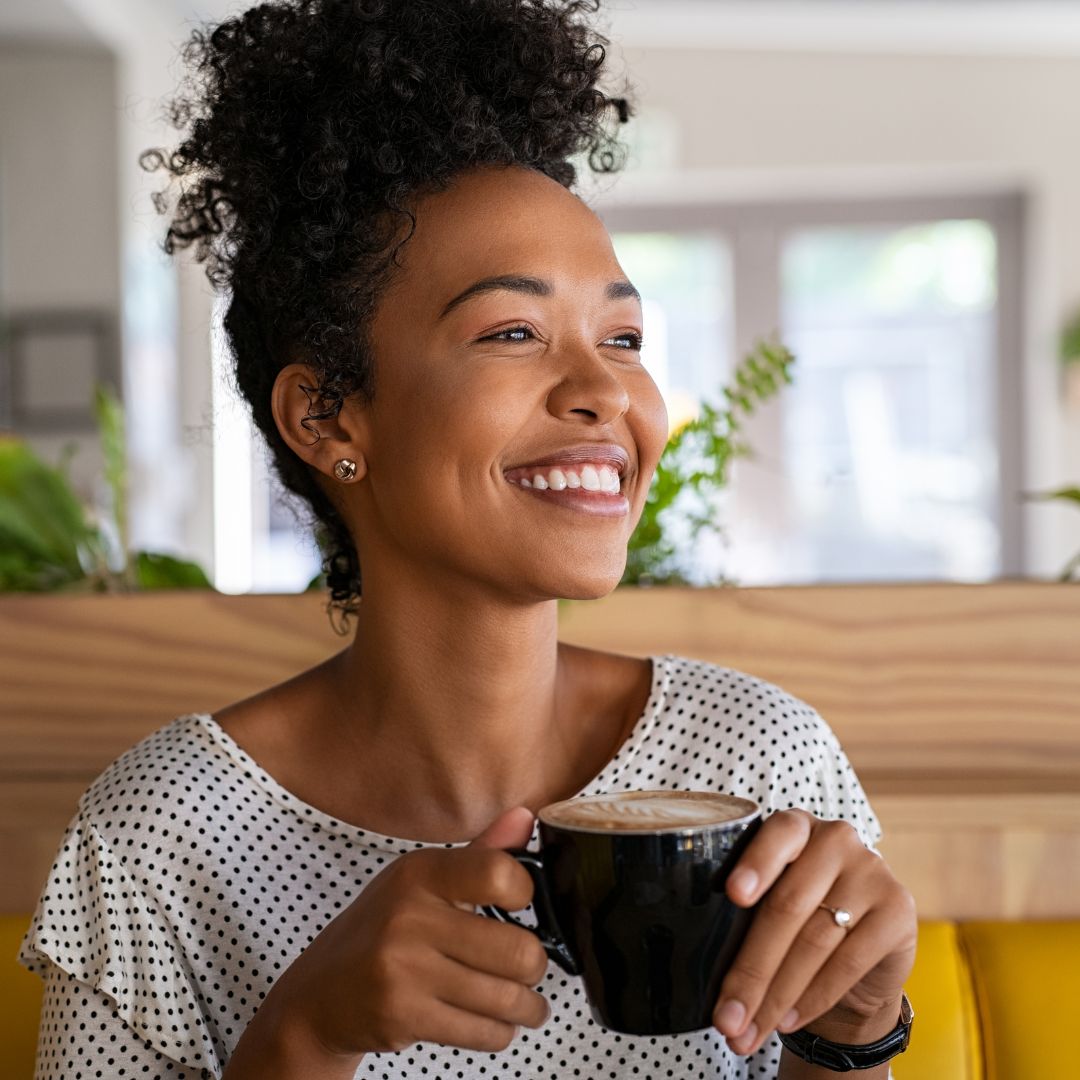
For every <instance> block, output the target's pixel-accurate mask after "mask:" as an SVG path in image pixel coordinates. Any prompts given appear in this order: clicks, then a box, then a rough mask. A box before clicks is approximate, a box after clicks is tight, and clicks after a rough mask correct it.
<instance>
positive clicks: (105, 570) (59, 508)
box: [0, 386, 210, 592]
mask: <svg viewBox="0 0 1080 1080" xmlns="http://www.w3.org/2000/svg"><path fill="white" fill-rule="evenodd" d="M94 412H95V415H96V417H97V423H98V433H99V437H100V439H101V448H102V454H103V457H104V462H105V468H104V478H105V482H106V485H107V488H108V490H109V494H110V506H109V509H108V512H107V513H105V514H103V515H101V516H97V515H95V514H93V513H92V512H91V511H90V510H89V509H88V508H87V507H85V506H83V505H82V503H81V502H80V501H79V499H78V497H77V496H76V494H75V493H74V491H73V490H72V488H71V484H70V482H69V480H68V476H67V468H68V463H69V462H70V460H71V453H72V451H71V448H68V449H67V450H65V452H64V455H63V457H62V458H61V461H60V463H59V464H58V465H57V466H51V465H48V464H46V463H45V462H44V461H42V460H41V459H40V458H39V457H38V456H37V455H36V454H35V453H34V451H33V450H32V449H31V448H30V447H29V446H28V445H27V444H26V443H25V442H24V441H23V440H21V439H19V438H17V437H15V436H13V435H0V592H51V591H55V590H65V591H77V592H121V591H125V590H129V589H163V588H172V589H177V588H209V587H210V582H209V580H208V579H207V577H206V574H205V573H204V572H203V570H202V569H201V568H200V567H199V566H197V565H196V564H195V563H193V562H188V561H186V560H184V559H177V558H174V557H173V556H171V555H164V554H161V553H157V552H149V551H136V552H130V551H129V548H128V512H127V453H126V447H125V438H124V414H123V409H122V408H121V406H120V403H119V401H118V400H117V399H116V396H115V395H114V394H113V392H112V391H111V390H109V389H108V388H106V387H104V386H98V387H97V388H96V390H95V394H94Z"/></svg>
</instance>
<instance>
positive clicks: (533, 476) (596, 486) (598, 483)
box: [507, 465, 619, 495]
mask: <svg viewBox="0 0 1080 1080" xmlns="http://www.w3.org/2000/svg"><path fill="white" fill-rule="evenodd" d="M514 473H520V474H521V475H520V476H514V474H513V473H511V474H509V475H508V476H507V479H508V480H509V481H510V482H511V483H512V484H515V483H516V484H519V485H520V486H521V487H524V488H535V489H536V490H537V491H566V490H570V491H573V490H575V489H578V488H581V489H583V490H584V491H602V492H605V493H606V494H608V495H617V494H618V493H619V474H618V472H617V471H616V470H615V469H613V468H612V467H611V466H610V465H572V466H571V465H565V466H562V467H560V468H546V467H545V468H542V469H541V468H537V469H535V470H529V469H515V470H514Z"/></svg>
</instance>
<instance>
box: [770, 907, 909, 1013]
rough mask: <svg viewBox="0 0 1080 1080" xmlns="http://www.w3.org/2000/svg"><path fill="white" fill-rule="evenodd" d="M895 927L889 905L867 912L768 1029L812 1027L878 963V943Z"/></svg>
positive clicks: (895, 914)
mask: <svg viewBox="0 0 1080 1080" xmlns="http://www.w3.org/2000/svg"><path fill="white" fill-rule="evenodd" d="M822 914H826V913H825V912H823V913H822ZM901 917H902V916H901ZM897 923H898V911H897V910H896V906H895V905H892V904H890V905H887V906H883V907H879V908H875V909H874V910H873V911H870V912H868V913H867V914H866V916H865V917H864V918H863V919H862V920H860V921H859V923H858V924H857V925H856V927H855V928H854V929H853V930H852V931H851V932H850V933H848V934H847V935H846V936H845V938H844V939H843V940H842V941H841V943H840V945H839V947H838V948H836V949H835V950H833V952H832V953H831V954H830V955H829V957H828V959H827V960H826V961H825V963H824V964H823V965H822V966H821V967H820V968H819V969H818V971H817V972H816V973H815V974H814V976H813V978H812V979H810V980H809V981H808V985H806V986H803V987H801V988H799V990H798V991H797V992H795V993H793V994H792V995H791V997H790V998H789V999H788V1000H791V1001H794V1005H793V1006H792V1008H791V1009H790V1010H788V1014H789V1015H785V1016H782V1017H779V1018H778V1019H777V1020H776V1022H775V1023H773V1025H772V1028H775V1027H780V1030H782V1031H794V1030H795V1029H796V1028H800V1027H805V1026H806V1025H807V1024H809V1023H812V1022H813V1021H814V1020H816V1019H817V1018H818V1017H819V1016H821V1015H822V1013H824V1012H827V1011H828V1010H829V1009H831V1008H833V1006H835V1005H836V1003H837V1002H838V1001H840V999H841V998H842V997H843V996H844V994H845V993H846V992H847V991H848V990H849V989H850V987H852V986H853V985H854V984H855V983H857V982H859V980H861V979H863V978H864V977H865V976H866V974H867V973H868V972H870V971H872V970H873V968H874V967H875V966H876V965H877V963H878V962H879V961H880V960H881V956H882V945H881V943H882V942H883V941H888V940H891V939H892V937H893V933H892V931H893V930H894V928H895V927H896V925H897ZM834 929H837V928H835V927H834ZM837 932H841V931H839V930H837ZM799 981H800V980H795V982H794V984H793V985H795V986H797V985H798V982H799ZM779 1008H783V1006H778V1007H777V1010H776V1011H779ZM768 1023H769V1021H768V1020H764V1021H763V1022H762V1026H763V1030H766V1031H771V1030H772V1028H770V1027H767V1026H765V1025H767V1024H768Z"/></svg>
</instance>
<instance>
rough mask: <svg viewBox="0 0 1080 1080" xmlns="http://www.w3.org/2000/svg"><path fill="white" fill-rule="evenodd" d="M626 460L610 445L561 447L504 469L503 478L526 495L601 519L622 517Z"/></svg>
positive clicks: (627, 505)
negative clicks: (524, 463) (525, 462)
mask: <svg viewBox="0 0 1080 1080" xmlns="http://www.w3.org/2000/svg"><path fill="white" fill-rule="evenodd" d="M629 464H630V456H629V454H627V452H626V451H625V450H624V449H623V448H622V447H621V446H618V445H616V444H614V443H588V444H583V445H579V446H571V447H564V448H562V449H560V450H557V451H554V452H553V453H551V454H547V455H544V456H542V457H538V458H536V459H535V460H533V461H531V462H529V463H528V464H527V465H516V466H514V467H513V468H512V469H507V470H506V472H505V474H504V475H505V477H506V479H507V481H509V482H510V483H511V484H513V485H514V486H515V487H518V488H520V489H523V490H524V491H526V492H528V494H529V495H531V496H533V497H535V498H539V499H542V500H544V501H546V502H550V503H552V504H554V505H557V506H562V507H564V508H566V509H569V510H577V511H581V512H584V513H587V514H593V515H599V516H601V517H624V516H625V515H626V514H628V513H629V512H630V502H629V500H628V499H627V497H626V496H625V495H624V494H623V493H622V480H623V476H624V475H625V473H626V472H627V470H628V468H629Z"/></svg>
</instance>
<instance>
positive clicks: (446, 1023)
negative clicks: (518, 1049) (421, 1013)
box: [395, 1001, 517, 1054]
mask: <svg viewBox="0 0 1080 1080" xmlns="http://www.w3.org/2000/svg"><path fill="white" fill-rule="evenodd" d="M516 1036H517V1028H516V1027H514V1025H513V1024H506V1023H503V1022H502V1021H501V1020H492V1019H491V1018H490V1017H486V1016H477V1015H476V1014H475V1013H471V1012H467V1011H466V1010H464V1009H458V1008H456V1007H455V1006H453V1005H447V1004H446V1003H445V1002H442V1001H437V1002H434V1003H433V1005H432V1006H431V1014H430V1016H429V1017H428V1019H427V1022H426V1023H425V1024H424V1034H423V1036H422V1038H421V1039H420V1040H418V1041H423V1042H437V1043H442V1044H443V1045H444V1046H460V1047H461V1048H462V1049H464V1050H480V1051H485V1052H487V1053H489V1054H497V1053H499V1051H500V1050H505V1049H506V1048H507V1047H508V1046H509V1045H510V1044H511V1043H512V1042H513V1041H514V1038H515V1037H516ZM406 1045H411V1044H406ZM404 1048H405V1047H404V1046H398V1047H395V1049H399V1050H403V1049H404Z"/></svg>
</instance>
